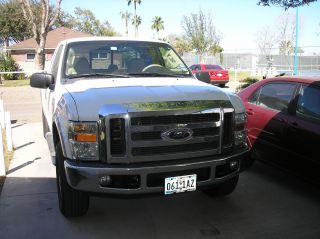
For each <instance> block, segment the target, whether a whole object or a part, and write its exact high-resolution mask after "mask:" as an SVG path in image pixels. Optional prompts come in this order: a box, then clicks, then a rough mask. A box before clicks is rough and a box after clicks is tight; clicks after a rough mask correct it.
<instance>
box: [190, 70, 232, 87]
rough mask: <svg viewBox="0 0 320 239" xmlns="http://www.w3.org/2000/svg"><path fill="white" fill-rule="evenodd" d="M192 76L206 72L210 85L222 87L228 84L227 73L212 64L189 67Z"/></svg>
mask: <svg viewBox="0 0 320 239" xmlns="http://www.w3.org/2000/svg"><path fill="white" fill-rule="evenodd" d="M190 70H191V71H192V73H193V74H196V73H199V72H208V73H209V76H210V83H211V84H217V85H219V86H222V87H224V86H225V85H226V83H228V82H229V73H228V71H227V70H225V69H223V68H222V67H221V66H219V65H212V64H196V65H192V66H190Z"/></svg>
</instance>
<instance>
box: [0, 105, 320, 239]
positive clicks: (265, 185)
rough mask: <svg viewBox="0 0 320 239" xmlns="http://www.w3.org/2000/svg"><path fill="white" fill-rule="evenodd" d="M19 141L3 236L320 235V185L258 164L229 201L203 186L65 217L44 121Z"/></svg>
mask: <svg viewBox="0 0 320 239" xmlns="http://www.w3.org/2000/svg"><path fill="white" fill-rule="evenodd" d="M33 113H34V114H36V115H38V116H39V115H41V112H40V110H36V111H34V112H33ZM13 139H14V145H15V148H16V151H15V156H14V159H13V161H12V164H11V166H10V170H9V172H8V177H7V179H6V182H5V185H4V188H3V191H2V194H1V196H0V235H1V236H0V237H1V239H7V238H10V239H11V238H33V239H38V238H39V239H40V238H48V239H49V238H54V239H56V238H77V239H81V238H86V239H87V238H111V239H112V238H130V239H131V238H139V239H140V238H166V239H167V238H184V239H188V238H299V239H300V238H320V227H319V221H320V194H319V189H317V188H314V187H313V186H312V185H309V184H307V183H304V182H302V181H300V180H298V179H296V178H294V177H293V176H291V175H288V174H286V173H284V172H282V171H279V170H277V169H274V168H272V167H269V166H267V165H264V164H261V163H259V162H258V163H256V164H255V165H254V166H253V167H252V168H251V169H250V170H248V171H246V172H244V173H243V174H242V175H241V177H240V181H239V185H238V187H237V188H236V190H235V192H234V193H233V194H231V195H230V196H229V197H227V198H210V197H208V196H206V195H204V194H202V193H201V192H199V191H196V192H193V193H185V194H177V195H174V196H160V197H146V198H130V199H125V198H114V197H112V198H110V197H109V198H97V197H92V198H91V199H92V200H91V204H90V209H89V212H88V214H87V215H86V216H84V217H81V218H75V219H65V218H64V217H63V216H62V215H61V214H60V212H59V209H58V203H57V192H56V182H55V168H54V167H53V166H52V165H51V163H50V157H49V153H48V149H47V146H46V142H45V140H44V139H43V136H42V124H41V123H40V122H36V123H33V122H28V121H27V122H26V124H23V123H20V122H19V121H18V122H17V123H16V124H15V125H14V126H13Z"/></svg>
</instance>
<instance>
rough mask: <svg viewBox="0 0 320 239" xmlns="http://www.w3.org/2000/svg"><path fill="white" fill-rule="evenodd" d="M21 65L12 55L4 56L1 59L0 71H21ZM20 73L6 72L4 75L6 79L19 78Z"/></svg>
mask: <svg viewBox="0 0 320 239" xmlns="http://www.w3.org/2000/svg"><path fill="white" fill-rule="evenodd" d="M19 70H20V68H19V65H18V64H17V63H16V62H15V60H14V59H13V58H12V57H11V56H3V57H1V60H0V71H2V72H3V71H5V72H6V71H19ZM18 76H19V74H4V75H2V77H3V79H4V80H17V79H18Z"/></svg>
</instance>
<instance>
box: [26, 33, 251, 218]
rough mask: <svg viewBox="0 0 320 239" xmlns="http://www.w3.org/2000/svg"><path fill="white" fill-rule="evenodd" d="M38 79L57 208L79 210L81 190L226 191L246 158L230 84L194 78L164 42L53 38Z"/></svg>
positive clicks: (242, 118) (84, 205) (238, 105)
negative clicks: (53, 45)
mask: <svg viewBox="0 0 320 239" xmlns="http://www.w3.org/2000/svg"><path fill="white" fill-rule="evenodd" d="M30 84H31V86H32V87H37V88H41V89H42V90H41V97H42V112H43V129H44V135H45V138H46V140H47V142H48V145H49V149H50V153H51V156H52V162H53V164H54V165H56V173H57V186H58V196H59V206H60V210H61V212H62V213H63V215H64V216H66V217H74V216H80V215H83V214H85V213H86V212H87V210H88V207H89V198H90V194H95V195H97V194H118V195H119V194H121V195H137V194H147V193H161V194H165V195H170V194H173V193H182V192H187V191H194V190H198V189H199V190H203V191H204V192H205V193H207V194H208V195H212V196H215V195H227V194H229V193H231V192H232V191H233V190H234V188H235V187H236V185H237V182H238V178H239V173H240V172H241V171H242V169H243V167H244V165H245V160H246V159H247V158H248V145H247V141H246V138H247V135H246V129H245V123H246V115H245V109H244V107H243V104H242V102H241V100H240V99H239V98H238V97H237V96H236V95H235V94H233V93H227V92H224V91H222V90H221V89H219V88H218V87H215V86H212V85H209V84H206V83H203V82H201V81H199V80H197V79H196V78H195V77H194V76H193V75H192V73H191V72H190V70H189V68H188V67H187V66H186V64H185V63H184V62H183V60H182V59H181V58H180V57H179V55H178V54H177V53H176V52H175V51H174V49H173V48H172V47H171V46H170V45H168V44H167V43H165V42H161V41H143V40H128V39H122V38H97V37H94V38H81V39H80V38H79V39H72V40H65V41H63V42H61V43H60V44H59V45H58V47H57V49H56V51H55V54H54V56H53V59H52V63H51V67H50V69H49V71H48V72H46V73H36V74H33V75H32V77H31V83H30Z"/></svg>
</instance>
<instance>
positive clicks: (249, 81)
mask: <svg viewBox="0 0 320 239" xmlns="http://www.w3.org/2000/svg"><path fill="white" fill-rule="evenodd" d="M258 81H259V80H258V79H257V78H252V77H246V78H244V79H242V80H240V85H239V86H238V87H237V89H236V91H237V92H238V91H240V90H242V89H244V88H246V87H248V86H249V85H252V84H254V83H256V82H258Z"/></svg>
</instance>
